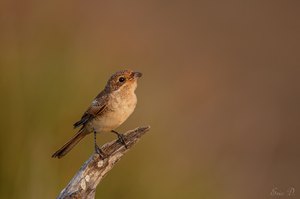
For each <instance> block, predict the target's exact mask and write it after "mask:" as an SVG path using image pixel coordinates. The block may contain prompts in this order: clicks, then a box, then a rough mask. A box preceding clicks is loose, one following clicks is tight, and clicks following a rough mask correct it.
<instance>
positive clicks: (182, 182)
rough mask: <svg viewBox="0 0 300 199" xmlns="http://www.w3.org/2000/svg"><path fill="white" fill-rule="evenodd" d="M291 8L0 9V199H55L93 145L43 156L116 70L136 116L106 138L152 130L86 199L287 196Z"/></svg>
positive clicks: (17, 5)
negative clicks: (128, 83) (132, 85)
mask: <svg viewBox="0 0 300 199" xmlns="http://www.w3.org/2000/svg"><path fill="white" fill-rule="evenodd" d="M299 6H300V5H299V2H297V1H219V2H212V1H135V0H133V1H85V2H83V1H28V0H27V1H5V0H4V1H1V2H0V30H1V31H0V89H1V90H0V91H1V96H0V99H1V103H0V104H1V114H0V117H1V118H0V122H1V134H0V136H1V137H0V149H1V153H0V158H1V170H0V180H1V181H0V198H12V199H13V198H23V199H26V198H30V199H35V198H55V197H56V196H57V195H58V194H59V192H60V191H61V190H62V188H64V186H65V185H66V184H67V183H68V182H69V180H70V179H71V178H72V177H73V175H74V174H75V172H76V171H77V170H78V169H79V168H80V166H81V165H82V163H83V162H84V161H85V160H86V159H87V158H88V157H89V156H90V155H91V153H92V152H93V141H92V136H89V137H88V138H86V139H84V140H83V141H82V142H81V143H80V144H79V145H78V146H76V147H75V148H74V149H73V150H72V151H71V152H70V154H68V155H67V156H66V157H64V158H63V159H60V160H57V159H52V158H51V154H52V153H53V152H54V151H55V150H57V149H58V148H59V147H60V146H61V145H62V144H63V143H64V142H65V141H67V140H68V139H69V138H70V137H71V136H72V135H73V134H74V133H75V132H76V131H75V130H73V129H72V124H73V123H74V122H75V121H77V120H78V119H79V118H80V117H81V114H82V113H83V111H85V109H86V108H87V107H88V105H89V104H90V103H91V101H92V99H93V98H94V97H95V96H96V95H97V94H98V92H99V91H100V90H101V89H102V88H103V87H104V85H105V83H106V81H107V79H108V78H109V76H110V75H111V74H112V73H114V72H115V71H117V70H121V69H125V68H131V69H133V70H137V71H140V72H142V73H143V74H144V75H143V77H142V78H141V79H140V81H139V86H138V89H137V95H138V105H137V108H136V111H135V112H134V114H133V115H132V116H131V117H130V118H129V119H128V120H127V121H126V122H125V123H124V124H123V125H122V126H121V127H120V128H118V131H120V132H124V131H126V130H129V129H133V128H135V127H137V126H143V125H148V124H149V125H151V127H152V128H151V131H150V132H149V134H148V135H146V136H145V137H144V138H143V139H142V140H141V142H139V143H138V144H137V145H136V147H135V148H134V149H133V150H131V151H130V152H129V153H128V154H127V155H126V156H125V157H124V158H123V159H122V161H120V162H119V163H118V165H117V166H116V167H115V168H114V169H113V170H112V172H110V173H109V175H107V176H106V177H105V179H104V181H103V182H102V183H101V184H100V186H99V187H98V188H97V198H124V199H126V198H131V199H134V198H145V199H147V198H224V199H227V198H249V199H250V198H251V199H253V198H269V197H272V196H270V192H271V191H272V188H274V187H277V188H278V189H279V190H281V191H283V192H285V191H286V190H287V189H288V188H289V187H294V188H295V189H296V192H297V191H298V190H300V181H299V179H300V172H299V168H300V159H299V157H300V154H299V152H300V139H299V138H300V135H299V130H300V122H299V118H300V117H299V116H300V106H299V102H300V92H299V89H300V88H299V87H300V86H299V85H300V80H299V75H300V65H299V63H300V60H299V59H300V56H299V52H300V36H299V35H300V14H299ZM99 137H100V139H99V140H101V141H99V142H101V143H105V142H106V141H108V140H112V139H115V137H114V135H109V134H101V135H100V136H99ZM296 194H297V193H296ZM297 195H298V194H297ZM285 197H286V195H285ZM291 198H293V197H291Z"/></svg>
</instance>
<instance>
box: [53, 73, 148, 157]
mask: <svg viewBox="0 0 300 199" xmlns="http://www.w3.org/2000/svg"><path fill="white" fill-rule="evenodd" d="M141 76H142V73H140V72H133V71H131V70H123V71H119V72H116V73H115V74H113V75H112V76H111V77H110V79H109V80H108V82H107V84H106V86H105V88H104V90H103V91H101V92H100V93H99V94H98V95H97V96H96V98H95V99H94V101H93V102H92V103H91V105H90V107H89V108H88V109H87V110H86V111H85V113H84V114H83V116H82V117H81V119H80V120H79V121H78V122H76V123H75V124H74V128H78V127H81V128H80V130H79V131H78V132H77V133H76V134H75V136H74V137H72V138H71V139H70V141H68V142H67V143H66V144H65V145H63V146H62V147H61V148H60V149H59V150H57V151H56V152H55V153H54V154H53V155H52V157H57V158H61V157H63V156H64V155H66V154H67V153H68V152H69V151H70V150H71V149H72V148H73V147H74V146H75V145H76V144H77V143H78V142H79V141H80V140H81V139H82V138H84V137H85V136H86V135H88V134H90V133H92V132H93V133H94V142H95V150H96V152H97V153H99V154H100V156H102V157H103V156H104V155H105V154H104V153H103V152H102V151H101V150H100V148H99V147H98V145H97V143H96V133H100V132H112V133H115V134H117V136H118V138H119V140H120V142H122V143H123V144H124V145H125V147H126V144H125V141H124V137H123V135H122V134H120V133H118V132H116V131H115V130H114V129H115V128H117V127H118V126H120V125H121V124H122V123H123V122H124V121H125V120H126V119H127V118H128V117H129V116H130V115H131V114H132V112H133V111H134V109H135V106H136V103H137V98H136V95H135V93H134V92H135V89H136V87H137V80H138V79H139V78H140V77H141Z"/></svg>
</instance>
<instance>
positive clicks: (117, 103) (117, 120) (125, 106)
mask: <svg viewBox="0 0 300 199" xmlns="http://www.w3.org/2000/svg"><path fill="white" fill-rule="evenodd" d="M136 103H137V98H136V95H135V93H134V92H133V93H127V94H121V93H113V94H111V95H110V99H109V100H108V103H107V110H106V111H105V113H104V114H103V115H101V116H100V117H97V118H95V119H94V121H93V126H94V128H95V129H96V131H97V132H98V131H111V130H113V129H115V128H117V127H118V126H120V125H121V124H122V123H123V122H124V121H125V120H126V119H127V118H128V117H129V116H130V115H131V114H132V112H133V111H134V109H135V106H136Z"/></svg>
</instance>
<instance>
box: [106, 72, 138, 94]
mask: <svg viewBox="0 0 300 199" xmlns="http://www.w3.org/2000/svg"><path fill="white" fill-rule="evenodd" d="M140 77H142V73H140V72H134V71H132V70H122V71H118V72H116V73H115V74H113V75H112V76H111V77H110V78H109V80H108V81H107V84H106V86H105V89H107V90H108V91H110V92H113V91H118V90H123V89H126V90H128V91H129V90H133V91H134V90H135V89H136V87H137V80H138V79H139V78H140Z"/></svg>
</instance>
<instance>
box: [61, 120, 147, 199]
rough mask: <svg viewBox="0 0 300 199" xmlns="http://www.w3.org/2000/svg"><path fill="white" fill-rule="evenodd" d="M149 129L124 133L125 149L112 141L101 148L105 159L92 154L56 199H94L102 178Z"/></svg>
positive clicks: (141, 128)
mask: <svg viewBox="0 0 300 199" xmlns="http://www.w3.org/2000/svg"><path fill="white" fill-rule="evenodd" d="M149 129H150V127H149V126H147V127H139V128H136V129H134V130H131V131H128V132H126V133H125V134H124V135H125V142H126V145H127V149H126V148H125V146H124V145H123V144H121V143H120V142H118V140H114V141H112V142H109V143H106V144H105V145H103V146H102V147H101V149H102V151H103V152H104V153H105V154H107V157H106V158H104V159H101V158H100V157H99V155H98V154H97V153H94V154H93V155H92V156H91V157H90V158H89V159H88V160H87V161H86V162H85V163H84V164H83V165H82V167H81V168H80V170H79V171H78V172H77V173H76V175H75V176H74V177H73V179H72V180H71V181H70V182H69V184H68V185H67V186H66V187H65V188H64V189H63V190H62V191H61V193H60V194H59V196H58V197H57V198H58V199H62V198H64V199H65V198H86V199H93V198H95V192H96V188H97V185H98V184H99V182H100V181H101V180H102V179H103V177H104V176H105V175H106V174H107V173H108V172H109V171H110V170H111V169H112V168H113V166H114V165H115V163H116V162H118V161H119V160H120V159H121V157H122V156H123V155H124V154H125V153H126V152H127V151H128V150H129V149H130V148H131V147H132V146H133V145H134V144H135V143H136V142H137V141H139V140H140V137H141V136H142V135H144V134H145V133H146V132H147V131H148V130H149Z"/></svg>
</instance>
